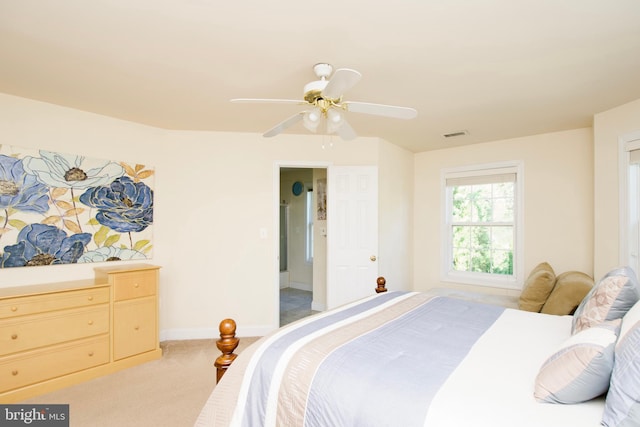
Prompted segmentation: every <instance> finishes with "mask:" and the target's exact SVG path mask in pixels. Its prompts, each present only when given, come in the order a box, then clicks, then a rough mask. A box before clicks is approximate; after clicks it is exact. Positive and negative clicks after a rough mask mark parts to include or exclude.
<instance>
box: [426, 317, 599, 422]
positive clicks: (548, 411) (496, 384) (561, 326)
mask: <svg viewBox="0 0 640 427" xmlns="http://www.w3.org/2000/svg"><path fill="white" fill-rule="evenodd" d="M571 320H572V316H552V315H546V314H539V313H531V312H528V311H520V310H513V309H508V310H506V311H505V312H504V314H503V315H502V316H501V317H500V318H499V319H498V320H497V321H496V323H494V325H493V326H492V327H491V329H489V330H488V331H487V332H486V333H485V334H484V335H483V336H482V337H481V338H480V339H479V340H478V342H476V344H475V346H474V347H473V349H472V350H471V353H470V354H469V355H468V356H467V358H466V359H465V360H464V361H463V362H462V363H461V364H460V365H459V366H458V368H457V369H456V370H455V372H453V374H451V376H450V377H449V378H448V380H447V382H446V383H445V384H444V385H443V387H442V388H441V389H440V391H439V392H438V394H437V395H436V397H435V399H434V401H433V404H432V407H431V409H430V410H429V413H428V414H427V419H426V422H425V426H429V427H453V426H476V427H481V426H482V427H484V426H492V427H514V426H519V427H525V426H526V427H572V426H575V427H597V426H600V420H601V418H602V410H603V407H604V398H603V397H601V398H598V399H595V400H592V401H589V402H586V403H581V404H577V405H561V404H551V403H539V402H536V400H535V399H534V398H533V387H534V380H535V377H536V375H537V373H538V368H539V367H540V366H542V364H543V363H544V361H545V360H546V358H547V357H549V356H550V355H551V354H553V353H554V352H555V350H556V349H557V348H558V347H560V345H561V344H562V343H563V342H564V341H565V340H566V339H567V338H568V337H569V336H570V331H571ZM507 337H508V338H507ZM496 349H500V350H499V351H496ZM477 390H480V392H477Z"/></svg>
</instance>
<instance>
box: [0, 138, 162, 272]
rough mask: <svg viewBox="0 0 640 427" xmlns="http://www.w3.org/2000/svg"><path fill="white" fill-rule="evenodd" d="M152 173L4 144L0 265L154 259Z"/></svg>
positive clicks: (0, 174)
mask: <svg viewBox="0 0 640 427" xmlns="http://www.w3.org/2000/svg"><path fill="white" fill-rule="evenodd" d="M154 173H155V171H154V169H153V168H149V167H147V166H145V165H142V164H133V165H131V164H129V163H127V162H117V161H111V160H99V159H92V158H87V157H84V156H79V155H71V154H64V153H57V152H52V151H46V150H39V151H35V152H34V150H29V149H19V148H17V147H14V146H6V145H0V268H11V267H30V266H42V265H57V264H75V263H89V262H107V261H124V260H144V259H149V258H151V250H152V248H153V244H152V228H153V177H154Z"/></svg>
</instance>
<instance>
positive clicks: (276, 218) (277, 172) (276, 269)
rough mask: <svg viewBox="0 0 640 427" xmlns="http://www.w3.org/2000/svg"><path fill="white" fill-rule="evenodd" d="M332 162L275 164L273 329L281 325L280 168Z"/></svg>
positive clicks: (316, 166)
mask: <svg viewBox="0 0 640 427" xmlns="http://www.w3.org/2000/svg"><path fill="white" fill-rule="evenodd" d="M331 166H333V163H332V162H320V161H300V160H276V161H275V162H274V164H273V194H274V196H273V234H272V235H273V245H274V246H273V250H274V254H275V255H276V256H275V259H274V260H273V275H272V286H273V288H272V289H273V290H274V296H275V298H274V303H273V307H275V310H274V318H273V325H274V328H273V329H277V328H279V327H280V202H281V200H280V169H282V168H307V169H327V170H328V169H329V167H331ZM327 197H329V196H327Z"/></svg>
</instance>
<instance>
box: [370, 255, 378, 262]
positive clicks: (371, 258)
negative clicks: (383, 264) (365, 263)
mask: <svg viewBox="0 0 640 427" xmlns="http://www.w3.org/2000/svg"><path fill="white" fill-rule="evenodd" d="M369 259H370V260H371V261H375V260H376V259H378V258H376V256H375V255H371V256H370V257H369Z"/></svg>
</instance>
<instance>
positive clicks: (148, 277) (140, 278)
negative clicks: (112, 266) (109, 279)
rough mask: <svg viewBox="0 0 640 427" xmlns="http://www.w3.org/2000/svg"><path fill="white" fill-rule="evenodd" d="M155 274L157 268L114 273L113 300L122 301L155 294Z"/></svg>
mask: <svg viewBox="0 0 640 427" xmlns="http://www.w3.org/2000/svg"><path fill="white" fill-rule="evenodd" d="M157 274H158V273H157V270H148V271H133V272H130V273H120V274H117V275H114V277H113V292H114V300H115V301H123V300H127V299H133V298H140V297H147V296H153V295H155V294H156V275H157Z"/></svg>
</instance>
